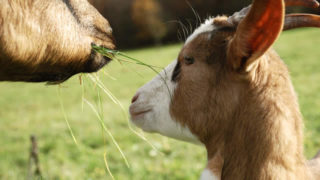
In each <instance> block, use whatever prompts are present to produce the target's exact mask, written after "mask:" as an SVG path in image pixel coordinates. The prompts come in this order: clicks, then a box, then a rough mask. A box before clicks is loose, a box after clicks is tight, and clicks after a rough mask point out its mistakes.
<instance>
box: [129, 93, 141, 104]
mask: <svg viewBox="0 0 320 180" xmlns="http://www.w3.org/2000/svg"><path fill="white" fill-rule="evenodd" d="M138 98H139V93H137V94H136V95H134V96H133V98H132V100H131V103H134V102H136V101H137V100H138Z"/></svg>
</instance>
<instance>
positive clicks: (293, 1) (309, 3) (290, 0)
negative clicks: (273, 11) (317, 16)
mask: <svg viewBox="0 0 320 180" xmlns="http://www.w3.org/2000/svg"><path fill="white" fill-rule="evenodd" d="M284 2H285V4H286V6H304V7H309V8H318V7H319V5H320V4H319V3H318V2H317V1H316V0H285V1H284Z"/></svg>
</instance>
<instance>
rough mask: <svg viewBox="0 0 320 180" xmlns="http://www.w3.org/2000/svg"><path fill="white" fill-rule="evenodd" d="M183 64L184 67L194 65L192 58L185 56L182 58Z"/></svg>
mask: <svg viewBox="0 0 320 180" xmlns="http://www.w3.org/2000/svg"><path fill="white" fill-rule="evenodd" d="M184 62H185V64H186V65H191V64H193V63H194V58H193V57H189V56H185V57H184Z"/></svg>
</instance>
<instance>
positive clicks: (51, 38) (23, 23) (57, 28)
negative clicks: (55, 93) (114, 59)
mask: <svg viewBox="0 0 320 180" xmlns="http://www.w3.org/2000/svg"><path fill="white" fill-rule="evenodd" d="M0 3H1V7H0V81H29V82H42V81H49V82H52V83H59V82H62V81H65V80H66V79H68V78H69V77H71V76H72V75H74V74H77V73H80V72H95V71H97V70H99V69H100V68H101V67H103V66H104V65H105V64H106V63H107V62H108V61H109V59H107V58H104V57H102V56H101V55H98V54H96V53H95V52H94V51H93V50H92V47H91V44H92V43H93V44H97V45H100V46H104V47H107V48H110V49H114V48H115V46H114V42H113V38H112V29H111V27H110V25H109V23H108V21H107V20H106V19H105V18H104V17H102V15H100V14H99V13H98V11H97V10H96V9H95V8H94V7H93V6H91V5H90V4H89V3H88V2H87V0H57V1H51V0H1V1H0Z"/></svg>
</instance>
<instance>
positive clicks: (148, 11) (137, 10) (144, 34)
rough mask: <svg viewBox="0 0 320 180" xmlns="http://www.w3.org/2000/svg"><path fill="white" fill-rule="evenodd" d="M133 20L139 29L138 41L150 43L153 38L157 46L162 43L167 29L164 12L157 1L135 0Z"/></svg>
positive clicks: (132, 13)
mask: <svg viewBox="0 0 320 180" xmlns="http://www.w3.org/2000/svg"><path fill="white" fill-rule="evenodd" d="M131 18H132V20H133V23H134V24H135V26H136V28H137V29H138V32H137V34H136V37H137V39H138V40H141V41H146V40H147V41H148V40H149V39H150V38H152V40H153V41H154V42H155V43H156V44H160V43H161V39H162V38H163V37H164V36H165V35H166V33H167V27H166V26H165V24H164V23H163V22H164V18H163V10H162V7H161V6H160V4H159V3H158V1H157V0H134V1H133V5H132V11H131Z"/></svg>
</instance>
